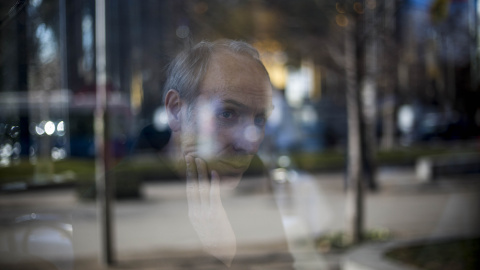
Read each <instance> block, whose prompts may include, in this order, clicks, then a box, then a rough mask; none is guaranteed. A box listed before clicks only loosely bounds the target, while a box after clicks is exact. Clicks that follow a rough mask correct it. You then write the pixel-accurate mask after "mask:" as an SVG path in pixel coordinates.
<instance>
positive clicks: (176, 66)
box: [163, 39, 269, 104]
mask: <svg viewBox="0 0 480 270" xmlns="http://www.w3.org/2000/svg"><path fill="white" fill-rule="evenodd" d="M221 50H223V51H229V52H232V53H235V54H239V55H243V56H246V57H249V58H251V59H252V60H254V61H255V62H257V63H258V64H259V65H260V66H261V67H262V69H263V70H265V73H266V75H267V77H269V76H268V72H267V70H266V68H265V66H264V65H263V63H262V61H261V60H260V55H259V53H258V51H257V50H256V49H255V48H254V47H253V46H252V45H250V44H248V43H246V42H243V41H236V40H228V39H224V40H218V41H214V42H209V41H202V42H200V43H198V44H197V45H195V46H193V47H192V48H188V49H186V50H184V51H182V52H180V53H179V54H178V55H177V56H176V57H175V58H174V59H173V61H172V62H171V63H170V65H169V66H168V69H167V80H166V82H165V85H164V88H163V99H164V100H165V95H166V94H167V92H168V91H169V90H170V89H174V90H176V91H177V92H178V93H179V95H180V98H182V99H184V100H186V101H187V102H188V103H189V104H193V103H194V100H195V98H196V97H197V96H198V91H199V87H200V84H201V83H202V81H203V78H204V77H205V74H206V73H207V69H208V65H209V63H210V59H211V58H212V55H213V54H214V53H215V52H218V51H221Z"/></svg>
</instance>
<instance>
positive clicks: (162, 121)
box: [153, 107, 168, 131]
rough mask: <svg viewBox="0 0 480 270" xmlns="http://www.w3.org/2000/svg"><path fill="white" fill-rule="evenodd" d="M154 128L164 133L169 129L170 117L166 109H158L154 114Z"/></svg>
mask: <svg viewBox="0 0 480 270" xmlns="http://www.w3.org/2000/svg"><path fill="white" fill-rule="evenodd" d="M153 126H154V127H155V129H156V130H158V131H162V130H165V129H167V127H168V115H167V111H165V108H164V107H161V108H158V109H156V110H155V112H154V113H153Z"/></svg>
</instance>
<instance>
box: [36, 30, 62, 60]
mask: <svg viewBox="0 0 480 270" xmlns="http://www.w3.org/2000/svg"><path fill="white" fill-rule="evenodd" d="M35 36H36V37H37V39H38V41H39V54H38V57H39V59H40V61H41V62H42V63H44V64H46V63H49V62H51V61H52V60H53V59H54V58H55V55H56V53H57V44H56V42H55V34H54V33H53V30H52V29H51V28H50V27H47V26H46V25H45V24H44V23H42V24H40V25H39V26H38V27H37V29H36V31H35Z"/></svg>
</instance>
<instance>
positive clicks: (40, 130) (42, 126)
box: [35, 121, 45, 135]
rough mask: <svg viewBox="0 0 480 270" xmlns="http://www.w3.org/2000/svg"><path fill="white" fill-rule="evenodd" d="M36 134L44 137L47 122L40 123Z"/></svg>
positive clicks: (36, 127)
mask: <svg viewBox="0 0 480 270" xmlns="http://www.w3.org/2000/svg"><path fill="white" fill-rule="evenodd" d="M35 132H36V133H37V134H38V135H43V134H44V133H45V121H42V122H40V124H38V125H37V126H35Z"/></svg>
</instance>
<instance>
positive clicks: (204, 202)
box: [185, 155, 237, 266]
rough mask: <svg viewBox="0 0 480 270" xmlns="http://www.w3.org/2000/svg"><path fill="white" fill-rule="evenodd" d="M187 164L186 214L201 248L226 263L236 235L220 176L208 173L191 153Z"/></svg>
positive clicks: (230, 258)
mask: <svg viewBox="0 0 480 270" xmlns="http://www.w3.org/2000/svg"><path fill="white" fill-rule="evenodd" d="M185 162H186V164H187V201H188V217H189V219H190V222H191V223H192V225H193V228H194V229H195V231H196V232H197V235H198V237H199V238H200V241H201V242H202V244H203V247H204V249H205V250H206V251H207V252H208V253H210V254H212V255H213V256H215V257H216V258H217V259H219V260H221V261H222V262H223V263H225V264H226V265H227V266H230V265H231V263H232V260H233V257H234V256H235V253H236V249H237V247H236V238H235V234H234V232H233V229H232V226H231V225H230V221H229V220H228V217H227V214H226V213H225V209H224V208H223V205H222V201H221V197H220V177H219V175H218V173H217V172H215V171H212V172H211V180H210V179H209V176H208V169H207V164H206V163H205V161H203V160H202V159H200V158H195V157H193V156H191V155H187V156H186V157H185Z"/></svg>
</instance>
